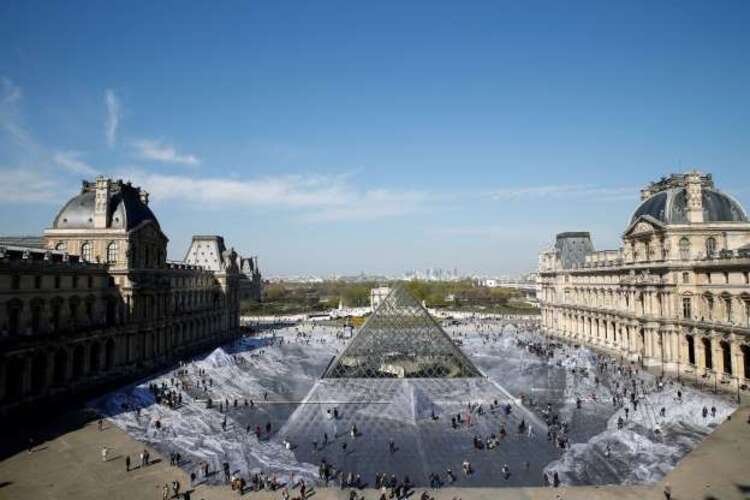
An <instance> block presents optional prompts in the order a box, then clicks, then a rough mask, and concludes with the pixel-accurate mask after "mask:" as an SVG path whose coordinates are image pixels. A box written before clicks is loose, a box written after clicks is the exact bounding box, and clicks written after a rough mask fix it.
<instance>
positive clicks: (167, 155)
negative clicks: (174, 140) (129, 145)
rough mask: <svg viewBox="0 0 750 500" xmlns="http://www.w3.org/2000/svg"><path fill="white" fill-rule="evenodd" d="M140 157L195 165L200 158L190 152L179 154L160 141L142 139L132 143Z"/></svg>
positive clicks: (170, 146)
mask: <svg viewBox="0 0 750 500" xmlns="http://www.w3.org/2000/svg"><path fill="white" fill-rule="evenodd" d="M133 146H134V147H135V149H136V151H137V152H138V155H139V156H140V158H142V159H145V160H154V161H161V162H164V163H176V164H178V165H188V166H195V165H198V164H200V160H199V159H198V158H197V157H196V156H195V155H191V154H179V153H178V152H177V150H176V149H175V148H174V146H172V145H170V144H165V143H163V142H162V141H154V140H149V139H143V140H140V141H135V142H134V143H133Z"/></svg>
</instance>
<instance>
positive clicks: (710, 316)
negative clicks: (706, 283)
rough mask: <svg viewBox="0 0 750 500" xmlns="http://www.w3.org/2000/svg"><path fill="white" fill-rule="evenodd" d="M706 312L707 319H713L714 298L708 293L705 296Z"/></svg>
mask: <svg viewBox="0 0 750 500" xmlns="http://www.w3.org/2000/svg"><path fill="white" fill-rule="evenodd" d="M706 312H707V313H708V319H709V320H713V319H714V298H713V297H711V296H710V295H709V296H708V297H706Z"/></svg>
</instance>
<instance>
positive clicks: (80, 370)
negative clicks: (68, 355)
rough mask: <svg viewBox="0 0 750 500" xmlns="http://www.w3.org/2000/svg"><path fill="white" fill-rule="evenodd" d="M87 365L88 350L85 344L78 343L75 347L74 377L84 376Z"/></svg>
mask: <svg viewBox="0 0 750 500" xmlns="http://www.w3.org/2000/svg"><path fill="white" fill-rule="evenodd" d="M85 367H86V351H85V349H84V347H83V344H77V345H76V346H75V348H73V379H76V380H77V379H79V378H81V377H83V374H84V371H85Z"/></svg>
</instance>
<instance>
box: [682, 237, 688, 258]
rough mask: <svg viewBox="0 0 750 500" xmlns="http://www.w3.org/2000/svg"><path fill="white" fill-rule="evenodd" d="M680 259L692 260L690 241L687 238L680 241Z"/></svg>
mask: <svg viewBox="0 0 750 500" xmlns="http://www.w3.org/2000/svg"><path fill="white" fill-rule="evenodd" d="M680 259H682V260H688V259H690V240H689V239H687V238H682V239H680Z"/></svg>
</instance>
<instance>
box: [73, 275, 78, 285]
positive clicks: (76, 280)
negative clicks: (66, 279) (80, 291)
mask: <svg viewBox="0 0 750 500" xmlns="http://www.w3.org/2000/svg"><path fill="white" fill-rule="evenodd" d="M73 288H78V275H77V274H75V275H73Z"/></svg>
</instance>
